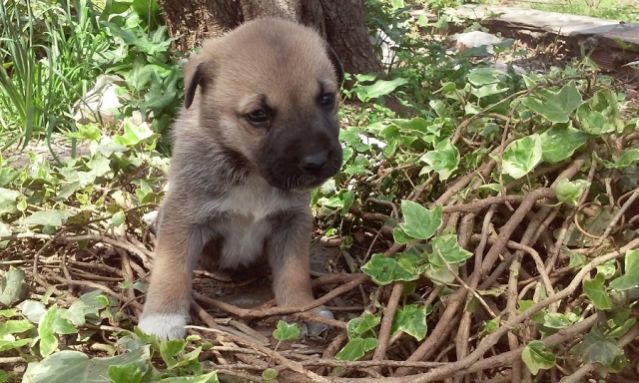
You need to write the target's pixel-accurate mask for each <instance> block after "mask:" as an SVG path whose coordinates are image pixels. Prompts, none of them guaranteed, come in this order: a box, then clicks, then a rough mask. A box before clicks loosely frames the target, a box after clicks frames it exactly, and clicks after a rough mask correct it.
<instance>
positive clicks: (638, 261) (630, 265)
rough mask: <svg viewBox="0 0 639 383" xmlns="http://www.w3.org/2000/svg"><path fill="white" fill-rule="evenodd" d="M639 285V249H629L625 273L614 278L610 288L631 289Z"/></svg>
mask: <svg viewBox="0 0 639 383" xmlns="http://www.w3.org/2000/svg"><path fill="white" fill-rule="evenodd" d="M636 287H639V250H628V251H627V252H626V255H625V258H624V275H622V276H620V277H619V278H616V279H613V280H612V281H611V282H610V288H611V289H615V290H629V289H633V288H636Z"/></svg>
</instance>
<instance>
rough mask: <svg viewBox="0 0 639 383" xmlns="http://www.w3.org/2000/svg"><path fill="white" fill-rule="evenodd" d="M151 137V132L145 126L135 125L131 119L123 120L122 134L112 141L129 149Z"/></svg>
mask: <svg viewBox="0 0 639 383" xmlns="http://www.w3.org/2000/svg"><path fill="white" fill-rule="evenodd" d="M152 136H153V130H152V129H151V127H150V126H149V125H148V124H146V123H142V124H139V125H137V124H135V123H133V121H131V119H128V118H127V119H125V120H124V132H123V133H122V135H119V136H115V137H113V141H114V142H115V143H116V144H118V145H122V146H124V147H131V146H135V145H137V144H139V143H140V142H142V141H144V140H146V139H148V138H150V137H152Z"/></svg>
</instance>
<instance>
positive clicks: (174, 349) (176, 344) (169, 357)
mask: <svg viewBox="0 0 639 383" xmlns="http://www.w3.org/2000/svg"><path fill="white" fill-rule="evenodd" d="M185 346H186V340H184V339H171V340H166V341H162V342H160V356H162V360H163V361H164V363H166V365H167V366H169V367H172V366H174V365H175V364H177V363H178V362H179V360H178V358H177V357H178V355H180V354H181V353H182V352H183V351H184V347H185Z"/></svg>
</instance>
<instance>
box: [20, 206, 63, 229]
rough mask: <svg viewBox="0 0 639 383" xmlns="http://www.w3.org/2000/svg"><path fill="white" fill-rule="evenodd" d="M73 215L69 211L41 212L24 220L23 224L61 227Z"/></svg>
mask: <svg viewBox="0 0 639 383" xmlns="http://www.w3.org/2000/svg"><path fill="white" fill-rule="evenodd" d="M71 215H72V213H71V212H70V211H67V210H40V211H36V212H35V213H33V214H31V215H30V216H28V217H26V218H24V219H23V220H22V223H24V224H25V225H27V226H39V225H42V226H53V227H61V226H62V225H63V224H64V222H65V221H66V220H67V218H69V217H70V216H71Z"/></svg>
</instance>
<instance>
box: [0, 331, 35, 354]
mask: <svg viewBox="0 0 639 383" xmlns="http://www.w3.org/2000/svg"><path fill="white" fill-rule="evenodd" d="M4 338H5V339H2V340H0V352H4V351H8V350H14V349H19V348H20V347H24V346H26V345H28V344H29V343H31V341H32V339H31V338H24V339H16V338H15V337H14V336H12V335H7V336H5V337H4Z"/></svg>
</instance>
